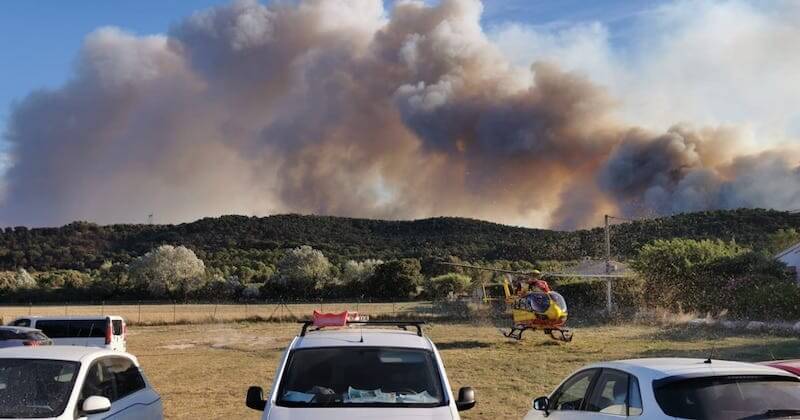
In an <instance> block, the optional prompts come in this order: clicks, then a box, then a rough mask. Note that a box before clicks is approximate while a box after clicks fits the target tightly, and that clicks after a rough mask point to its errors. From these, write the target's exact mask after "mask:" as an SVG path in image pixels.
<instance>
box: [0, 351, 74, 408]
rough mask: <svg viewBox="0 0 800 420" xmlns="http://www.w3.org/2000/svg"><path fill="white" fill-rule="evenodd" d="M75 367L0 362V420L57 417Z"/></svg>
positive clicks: (55, 362) (55, 363)
mask: <svg viewBox="0 0 800 420" xmlns="http://www.w3.org/2000/svg"><path fill="white" fill-rule="evenodd" d="M79 367H80V364H79V363H77V362H66V361H60V360H37V359H0V418H43V417H56V416H59V415H61V413H62V412H63V411H64V407H65V406H66V405H67V401H68V400H69V396H70V393H71V392H72V387H73V384H74V383H75V377H76V376H77V373H78V368H79Z"/></svg>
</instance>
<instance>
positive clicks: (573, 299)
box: [554, 278, 644, 315]
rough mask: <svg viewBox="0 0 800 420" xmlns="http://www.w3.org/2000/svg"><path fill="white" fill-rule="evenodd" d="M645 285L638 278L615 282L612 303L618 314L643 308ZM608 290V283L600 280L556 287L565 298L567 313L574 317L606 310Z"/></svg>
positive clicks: (612, 290) (615, 280)
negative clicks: (583, 313)
mask: <svg viewBox="0 0 800 420" xmlns="http://www.w3.org/2000/svg"><path fill="white" fill-rule="evenodd" d="M643 283H644V282H643V281H642V280H641V279H638V278H619V279H614V280H613V283H612V287H611V301H612V303H613V305H614V308H615V310H616V311H617V312H618V313H620V314H630V313H634V312H636V311H638V310H639V309H640V308H641V307H642V304H643V301H644V296H643V287H642V286H643ZM606 288H607V286H606V282H605V281H599V280H592V281H578V282H571V283H569V284H563V285H557V286H556V287H554V289H555V290H556V292H558V293H560V294H561V295H562V296H564V300H566V301H567V312H569V313H570V314H572V315H575V314H579V313H581V312H596V311H599V310H604V309H606Z"/></svg>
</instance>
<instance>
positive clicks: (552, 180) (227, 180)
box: [0, 0, 800, 228]
mask: <svg viewBox="0 0 800 420" xmlns="http://www.w3.org/2000/svg"><path fill="white" fill-rule="evenodd" d="M480 15H481V4H480V3H479V2H477V1H476V0H443V1H442V2H440V4H438V5H435V6H430V5H426V4H424V3H422V2H415V1H405V2H399V3H398V4H397V5H396V6H395V8H394V9H393V10H391V11H389V12H385V11H384V10H383V6H382V2H381V1H380V0H317V1H312V0H309V1H303V2H301V3H299V4H298V5H287V4H278V5H273V6H264V5H261V4H259V3H257V2H255V1H239V2H235V3H232V4H230V5H227V6H222V7H218V8H214V9H211V10H208V11H204V12H200V13H197V14H195V15H193V16H191V17H189V18H187V19H186V20H184V21H182V22H180V23H178V24H177V25H175V26H174V27H173V28H172V29H171V30H170V32H169V34H168V35H165V36H145V37H142V36H134V35H131V34H128V33H125V32H123V31H120V30H118V29H114V28H103V29H99V30H97V31H96V32H94V33H92V34H91V35H90V36H88V37H87V39H86V41H85V43H84V46H83V48H82V50H81V52H80V55H79V58H78V65H77V68H76V71H75V74H74V76H73V77H72V78H71V80H69V82H68V83H66V84H65V85H64V86H63V87H62V88H60V89H57V90H52V91H39V92H34V93H32V94H31V95H30V96H28V97H27V98H25V99H24V100H23V101H21V102H20V103H19V104H18V105H17V106H16V107H15V108H14V110H13V113H12V115H11V118H10V121H9V125H8V133H7V134H6V137H7V139H8V140H9V142H10V144H11V146H12V147H11V153H12V158H13V166H12V167H11V168H10V169H9V171H8V172H7V174H6V176H5V188H6V191H5V197H4V202H3V204H2V208H1V209H0V221H2V223H4V224H20V223H24V224H33V225H52V224H58V223H63V222H67V221H70V220H75V219H81V220H92V221H97V222H119V221H141V220H143V219H144V218H145V217H146V215H147V214H149V213H155V214H156V217H157V220H159V221H164V222H173V221H186V220H191V219H195V218H199V217H203V216H211V215H219V214H226V213H242V214H254V215H265V214H270V213H275V212H302V213H323V214H333V215H345V216H354V217H380V218H416V217H425V216H432V215H458V216H469V217H476V218H483V219H490V220H495V221H499V222H507V223H514V224H522V225H539V226H541V225H550V226H557V227H567V228H571V227H579V226H586V225H591V224H595V223H596V222H597V220H598V217H599V215H601V214H602V213H603V212H608V211H614V212H622V213H624V214H627V215H653V214H669V213H673V212H680V211H689V210H701V209H711V208H734V207H741V206H758V207H774V208H781V209H793V208H800V169H798V166H797V162H798V161H797V159H796V155H795V154H793V151H791V150H781V151H774V150H773V151H759V152H758V153H753V154H748V155H738V154H737V153H736V150H737V147H738V146H737V145H738V142H739V140H738V137H739V135H738V134H737V130H736V129H735V128H724V127H723V128H720V127H709V128H703V127H701V128H692V127H690V126H685V125H674V126H673V127H672V128H670V129H669V130H667V131H666V132H654V131H651V130H647V129H644V128H639V127H635V126H630V125H629V124H628V123H623V122H621V120H620V119H619V118H618V117H615V106H616V101H615V99H614V98H613V97H611V95H609V94H608V93H607V92H606V91H605V90H604V89H603V88H602V87H601V86H599V85H596V84H595V83H593V82H591V81H590V79H589V78H588V76H587V75H585V74H580V73H575V72H569V71H565V70H562V69H561V68H559V67H558V66H557V65H555V64H553V63H548V62H546V61H539V62H537V63H535V64H534V65H533V66H531V67H530V68H528V67H524V66H518V65H514V64H512V61H511V60H509V58H508V57H507V56H506V55H504V54H503V53H502V52H501V49H500V48H498V46H497V45H496V44H495V43H493V42H492V41H490V40H489V39H488V37H487V35H486V34H485V33H484V31H483V29H482V28H481V25H480Z"/></svg>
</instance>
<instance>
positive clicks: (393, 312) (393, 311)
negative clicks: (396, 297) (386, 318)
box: [392, 302, 397, 318]
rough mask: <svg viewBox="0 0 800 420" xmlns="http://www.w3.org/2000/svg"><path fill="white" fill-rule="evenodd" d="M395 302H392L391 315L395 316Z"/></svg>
mask: <svg viewBox="0 0 800 420" xmlns="http://www.w3.org/2000/svg"><path fill="white" fill-rule="evenodd" d="M394 305H395V303H394V302H392V317H393V318H397V308H395V306H394Z"/></svg>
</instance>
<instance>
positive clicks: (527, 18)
mask: <svg viewBox="0 0 800 420" xmlns="http://www.w3.org/2000/svg"><path fill="white" fill-rule="evenodd" d="M662 1H663V0H639V1H628V0H606V1H585V0H487V1H485V4H484V8H485V12H484V25H485V26H487V27H492V26H496V25H500V24H502V23H504V22H518V23H525V24H529V25H536V26H539V25H568V24H571V23H575V22H584V21H599V22H603V23H604V24H606V25H607V26H608V27H609V28H610V30H611V31H612V35H613V34H619V35H620V36H618V37H617V39H618V42H624V41H625V38H624V36H622V35H624V33H625V28H626V27H627V26H628V24H629V23H630V21H631V18H632V17H634V16H636V14H638V13H641V12H643V11H645V10H648V9H650V8H652V7H653V6H654V5H656V4H658V3H660V2H662ZM220 3H226V1H224V0H192V1H181V0H136V1H114V2H109V1H101V0H84V1H81V2H77V3H69V4H68V5H67V3H65V2H63V1H57V0H39V1H28V0H5V1H3V2H1V3H0V56H1V57H2V59H0V62H2V63H3V65H2V67H1V68H0V131H4V130H3V129H4V127H5V123H6V120H7V118H8V116H9V112H10V106H11V104H12V103H13V101H15V100H19V99H21V98H24V97H25V96H26V95H27V94H28V93H29V92H31V91H32V90H35V89H38V88H54V87H57V86H59V85H61V84H62V83H63V82H64V81H65V80H66V79H67V78H68V77H69V75H70V73H71V66H72V65H73V62H74V60H75V56H76V53H77V51H78V49H79V48H80V45H81V42H82V41H83V38H84V37H85V36H86V35H87V34H88V33H90V32H92V31H93V30H95V29H97V28H99V27H102V26H118V27H121V28H123V29H125V30H127V31H131V32H134V33H136V34H151V33H163V32H166V31H167V30H168V29H169V27H170V25H171V24H172V23H174V22H176V21H179V20H180V19H181V18H183V17H185V16H187V15H189V14H191V13H192V12H194V11H197V10H201V9H205V8H208V7H210V6H213V5H214V4H220ZM387 6H390V5H389V4H387Z"/></svg>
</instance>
